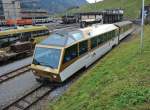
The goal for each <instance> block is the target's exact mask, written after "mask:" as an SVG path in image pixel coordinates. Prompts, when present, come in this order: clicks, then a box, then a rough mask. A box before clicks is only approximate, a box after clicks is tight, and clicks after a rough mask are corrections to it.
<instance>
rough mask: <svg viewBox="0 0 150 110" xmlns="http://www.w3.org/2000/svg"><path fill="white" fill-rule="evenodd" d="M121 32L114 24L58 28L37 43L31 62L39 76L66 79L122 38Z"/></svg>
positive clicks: (54, 79) (92, 61)
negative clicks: (59, 29)
mask: <svg viewBox="0 0 150 110" xmlns="http://www.w3.org/2000/svg"><path fill="white" fill-rule="evenodd" d="M122 23H123V24H125V23H124V22H122ZM119 24H121V23H119ZM131 28H132V27H131ZM128 29H129V28H128ZM126 31H128V30H126ZM124 33H125V32H124ZM120 35H121V33H120V29H119V28H118V26H116V25H114V24H104V25H100V24H95V25H92V26H90V27H86V28H82V29H76V30H62V31H57V32H55V33H53V34H51V35H50V36H49V37H48V38H47V39H46V40H44V41H42V42H41V43H40V44H38V45H36V48H35V51H34V55H33V62H32V64H31V69H32V71H33V74H34V75H35V76H36V77H37V79H38V80H39V79H40V80H41V79H48V80H50V81H52V82H64V81H66V80H67V79H68V78H70V77H71V76H72V75H74V74H75V73H76V72H77V71H78V70H80V69H82V68H87V67H89V66H90V65H91V64H92V63H94V62H95V61H96V60H98V59H99V58H100V57H102V56H103V55H104V54H106V53H107V52H108V51H110V50H111V49H112V48H113V46H115V45H117V44H118V43H119V42H120V40H121V38H120V39H119V37H120Z"/></svg>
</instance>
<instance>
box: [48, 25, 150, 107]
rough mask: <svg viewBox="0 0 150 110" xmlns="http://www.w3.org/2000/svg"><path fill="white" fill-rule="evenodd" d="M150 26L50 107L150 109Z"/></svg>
mask: <svg viewBox="0 0 150 110" xmlns="http://www.w3.org/2000/svg"><path fill="white" fill-rule="evenodd" d="M149 29H150V26H146V27H145V37H144V52H143V53H142V54H140V53H139V48H138V47H139V42H140V37H139V36H138V35H135V36H136V37H132V38H131V39H130V40H126V41H124V42H123V43H121V44H120V45H119V46H118V47H116V48H115V49H114V50H113V51H112V52H111V53H109V54H107V55H106V56H105V57H104V58H103V59H101V61H100V62H99V63H98V64H97V65H96V66H95V67H93V68H92V69H91V70H90V71H88V72H87V73H86V74H84V75H83V76H82V77H81V78H80V79H79V80H78V81H77V82H75V83H74V84H73V85H72V87H70V88H69V90H68V91H67V92H66V93H65V94H64V96H62V97H61V98H60V99H59V100H58V101H57V102H56V103H50V105H49V109H48V110H150V45H149V44H150V37H149V36H150V31H149Z"/></svg>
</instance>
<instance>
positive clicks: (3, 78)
mask: <svg viewBox="0 0 150 110" xmlns="http://www.w3.org/2000/svg"><path fill="white" fill-rule="evenodd" d="M29 66H30V65H25V66H23V67H20V68H18V69H16V70H13V71H11V72H8V73H5V74H3V75H1V76H0V84H2V83H4V82H6V81H8V80H10V79H12V78H15V77H17V76H20V75H22V74H24V73H26V72H27V71H30V67H29Z"/></svg>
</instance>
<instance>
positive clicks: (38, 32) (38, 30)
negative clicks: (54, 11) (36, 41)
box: [0, 26, 49, 48]
mask: <svg viewBox="0 0 150 110" xmlns="http://www.w3.org/2000/svg"><path fill="white" fill-rule="evenodd" d="M46 35H49V29H48V27H46V26H24V27H15V28H12V29H5V30H2V31H0V48H4V47H7V46H9V45H10V44H13V43H15V42H17V41H30V39H32V38H35V37H41V36H46Z"/></svg>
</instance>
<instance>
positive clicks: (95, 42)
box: [91, 37, 97, 49]
mask: <svg viewBox="0 0 150 110" xmlns="http://www.w3.org/2000/svg"><path fill="white" fill-rule="evenodd" d="M95 47H97V37H94V38H92V39H91V49H93V48H95Z"/></svg>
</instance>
